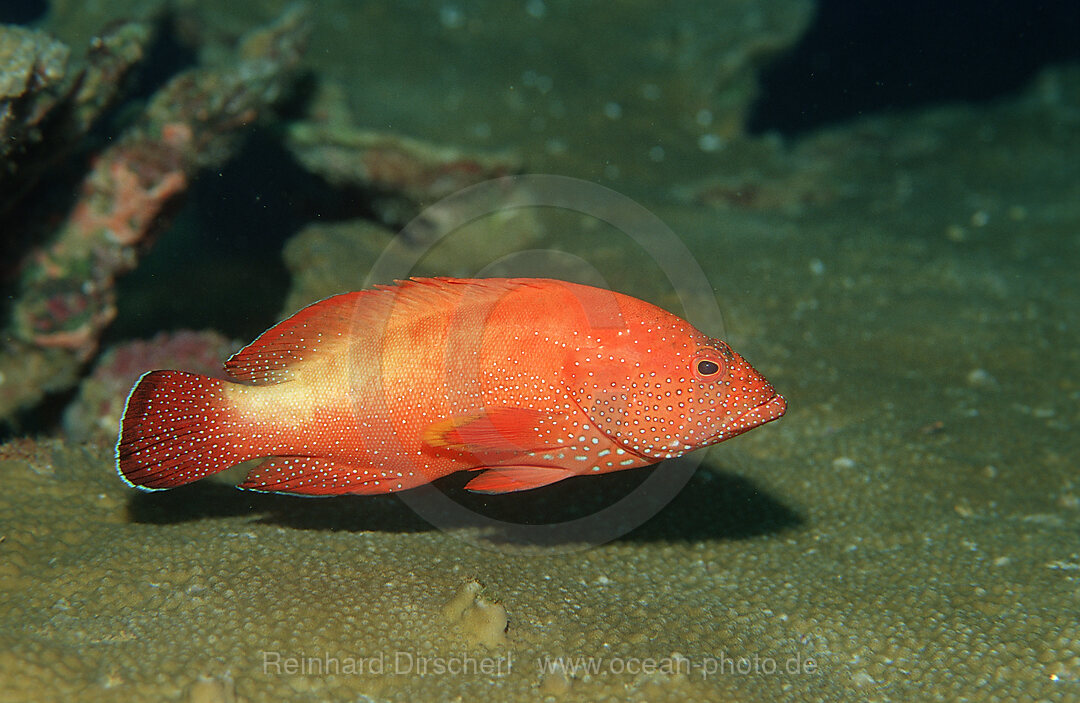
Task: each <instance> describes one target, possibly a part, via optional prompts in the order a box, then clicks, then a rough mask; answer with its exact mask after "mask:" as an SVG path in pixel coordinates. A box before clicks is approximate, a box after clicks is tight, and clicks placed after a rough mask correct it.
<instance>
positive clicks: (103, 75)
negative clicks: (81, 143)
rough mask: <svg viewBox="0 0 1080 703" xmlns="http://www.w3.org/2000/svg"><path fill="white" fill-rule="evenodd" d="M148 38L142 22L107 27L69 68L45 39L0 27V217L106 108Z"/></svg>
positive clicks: (60, 50) (64, 51)
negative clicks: (83, 55)
mask: <svg viewBox="0 0 1080 703" xmlns="http://www.w3.org/2000/svg"><path fill="white" fill-rule="evenodd" d="M152 34H153V30H152V26H151V24H150V23H148V22H143V21H132V22H125V23H122V24H119V25H115V26H112V27H110V28H108V29H107V30H105V31H103V32H102V33H101V34H99V35H98V36H96V37H94V39H93V41H92V42H91V44H90V47H89V49H88V51H87V55H86V57H85V58H84V59H81V60H79V61H78V62H77V63H74V65H73V62H71V61H70V55H71V50H70V49H69V48H68V47H67V46H66V45H65V44H63V43H62V42H60V41H58V40H56V39H54V38H53V37H50V36H49V35H48V34H45V33H44V32H39V31H34V30H30V29H26V28H24V27H16V26H7V25H0V215H2V214H4V213H5V212H7V211H8V210H9V209H10V208H11V206H12V205H14V204H15V203H16V202H17V201H18V199H19V198H20V197H21V196H22V195H23V194H25V193H26V191H27V190H29V188H30V187H31V186H32V185H33V184H34V183H35V182H36V181H37V179H38V178H39V177H40V176H41V174H42V173H44V172H45V171H46V170H47V169H48V167H49V166H51V165H52V164H54V163H55V162H56V161H57V160H58V159H59V158H60V157H62V156H63V155H65V154H66V153H67V152H68V151H69V150H70V149H71V148H72V147H73V146H74V145H75V143H76V142H77V141H78V140H79V139H80V138H81V137H83V136H84V135H85V134H86V132H87V131H88V130H89V129H90V127H91V126H92V125H93V124H94V122H95V121H96V120H97V118H98V117H99V116H100V115H101V113H102V112H103V111H104V110H105V108H107V107H108V106H109V105H111V104H112V102H113V100H114V99H115V98H116V97H117V96H118V94H119V93H120V90H121V88H122V86H123V85H124V77H125V76H126V75H127V73H128V71H129V70H130V69H131V68H132V67H133V66H135V65H136V64H138V63H139V62H140V61H141V60H142V59H143V57H144V56H145V53H146V47H147V44H148V43H149V41H150V38H151V36H152Z"/></svg>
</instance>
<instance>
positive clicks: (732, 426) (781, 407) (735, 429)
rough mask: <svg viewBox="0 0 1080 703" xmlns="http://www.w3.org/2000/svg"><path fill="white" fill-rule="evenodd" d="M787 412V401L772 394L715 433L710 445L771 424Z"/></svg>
mask: <svg viewBox="0 0 1080 703" xmlns="http://www.w3.org/2000/svg"><path fill="white" fill-rule="evenodd" d="M785 412H787V400H786V399H785V398H784V396H782V395H780V394H779V393H774V394H773V395H772V396H770V397H769V398H768V399H766V400H764V401H762V402H761V403H759V404H757V405H755V406H754V407H752V408H750V409H748V410H746V411H745V412H743V413H742V414H741V415H739V416H738V417H736V418H735V419H734V420H732V421H731V422H730V423H728V424H726V425H725V426H724V428H723V429H722V430H721V431H720V432H719V433H717V435H716V437H715V438H713V440H712V443H713V444H715V443H716V442H722V441H723V440H725V439H730V438H731V437H734V436H736V435H740V434H742V433H743V432H746V431H747V430H752V429H754V428H755V427H758V426H759V425H764V424H765V423H766V422H772V421H773V420H777V419H779V418H781V417H783V415H784V413H785Z"/></svg>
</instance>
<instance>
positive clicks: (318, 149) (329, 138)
mask: <svg viewBox="0 0 1080 703" xmlns="http://www.w3.org/2000/svg"><path fill="white" fill-rule="evenodd" d="M286 144H287V146H288V148H289V150H290V151H291V152H292V153H293V155H294V156H295V157H296V159H297V160H298V161H299V162H300V163H301V164H302V165H303V166H304V167H305V168H306V169H308V170H309V171H311V172H312V173H315V174H318V175H319V176H322V177H323V178H325V179H326V180H327V181H328V182H329V183H330V184H332V185H333V186H335V187H337V188H343V189H351V190H360V191H363V192H364V193H365V196H366V197H367V198H370V203H371V207H372V209H373V210H374V212H375V214H376V216H377V217H378V218H379V220H380V221H382V222H383V223H384V224H387V225H390V226H400V225H403V224H405V223H406V222H408V221H409V220H411V219H412V218H413V217H415V216H416V215H417V213H419V212H420V210H421V209H422V208H423V207H424V206H426V205H429V204H431V203H433V202H435V201H437V200H440V199H441V198H444V197H446V196H448V195H451V194H453V193H456V192H458V191H460V190H461V189H463V188H466V187H468V186H470V185H473V184H475V183H479V182H481V181H485V180H488V179H491V178H498V177H500V176H507V175H511V174H514V173H517V172H519V171H520V170H521V159H520V158H519V157H518V156H516V155H515V154H512V153H510V152H500V153H490V154H481V153H472V152H466V151H462V150H459V149H455V148H453V147H449V146H442V145H436V144H431V143H428V142H425V141H421V140H419V139H412V138H409V137H405V136H401V135H397V134H392V133H389V132H379V131H374V130H368V129H362V128H360V127H357V126H356V125H355V124H354V123H353V120H352V117H351V115H350V114H349V112H348V110H347V108H346V107H345V103H344V99H343V97H342V95H341V90H340V88H338V87H336V86H334V85H333V84H330V85H328V86H326V87H324V88H323V89H322V90H321V92H320V94H319V95H318V96H317V98H316V100H315V101H314V104H313V107H312V109H311V111H310V116H309V118H308V119H307V120H304V121H300V122H295V123H293V124H291V125H290V126H289V130H288V134H287V141H286Z"/></svg>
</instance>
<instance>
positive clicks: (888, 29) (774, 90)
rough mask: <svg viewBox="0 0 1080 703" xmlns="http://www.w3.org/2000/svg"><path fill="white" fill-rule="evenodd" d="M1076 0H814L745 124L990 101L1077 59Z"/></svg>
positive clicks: (790, 126) (797, 125)
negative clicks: (812, 12) (803, 27)
mask: <svg viewBox="0 0 1080 703" xmlns="http://www.w3.org/2000/svg"><path fill="white" fill-rule="evenodd" d="M1078 35H1080V4H1078V3H1076V2H1075V1H1074V0H1043V1H1041V2H1028V1H1027V0H963V1H958V2H946V3H943V2H939V0H910V1H909V2H899V3H876V2H874V3H867V2H863V0H819V3H818V10H817V15H816V17H815V19H814V21H813V23H812V25H811V26H810V27H809V28H808V29H807V31H806V33H805V34H804V35H803V37H802V39H801V40H800V41H799V43H798V44H797V45H796V46H795V47H794V48H793V49H791V50H790V51H789V52H787V53H786V54H784V55H783V56H781V57H779V58H778V59H777V60H776V61H775V62H774V63H773V64H772V65H771V66H769V67H768V68H767V69H766V70H765V71H764V72H763V74H762V91H761V96H760V97H759V99H758V100H757V102H756V103H755V105H754V107H753V111H752V113H751V117H750V121H749V128H750V130H751V131H752V132H755V133H762V132H769V131H776V132H780V133H783V134H789V135H794V134H798V133H801V132H806V131H809V130H812V129H815V128H817V127H820V126H823V125H826V124H829V123H833V122H840V121H844V120H847V119H851V118H854V117H858V116H860V115H864V114H867V113H872V112H879V111H890V110H904V109H911V108H917V107H919V106H923V105H932V104H939V103H946V102H957V101H968V102H979V101H988V100H993V99H995V98H998V97H1001V96H1006V95H1009V94H1012V93H1015V92H1016V91H1018V90H1020V89H1021V88H1022V87H1023V86H1025V85H1026V84H1027V83H1028V82H1029V81H1030V80H1031V79H1032V77H1033V76H1034V75H1035V74H1037V73H1038V72H1039V71H1040V70H1041V69H1042V68H1044V67H1045V66H1047V65H1050V64H1053V63H1059V62H1063V61H1070V60H1080V42H1078V41H1077V40H1076V37H1077V36H1078Z"/></svg>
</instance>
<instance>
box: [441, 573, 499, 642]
mask: <svg viewBox="0 0 1080 703" xmlns="http://www.w3.org/2000/svg"><path fill="white" fill-rule="evenodd" d="M483 589H484V587H483V586H481V585H480V582H478V581H468V582H466V583H465V584H464V585H463V586H462V587H461V588H460V589H458V591H457V592H456V593H455V594H454V597H453V598H451V599H450V601H449V602H448V603H447V604H446V605H445V606H444V607H443V618H444V619H445V620H446V621H447V622H449V623H451V624H454V625H456V626H457V628H458V630H459V631H460V632H461V634H462V635H464V637H465V639H466V640H467V641H468V643H469V646H472V647H475V646H476V645H478V644H479V645H483V646H484V647H487V648H488V649H495V648H497V647H505V646H506V645H507V644H509V640H507V637H506V633H507V631H508V630H509V627H510V620H509V618H508V617H507V615H506V608H505V607H503V605H502V604H501V603H496V602H494V601H490V600H488V599H486V598H484V597H483V596H482V595H480V594H481V592H482V591H483Z"/></svg>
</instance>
